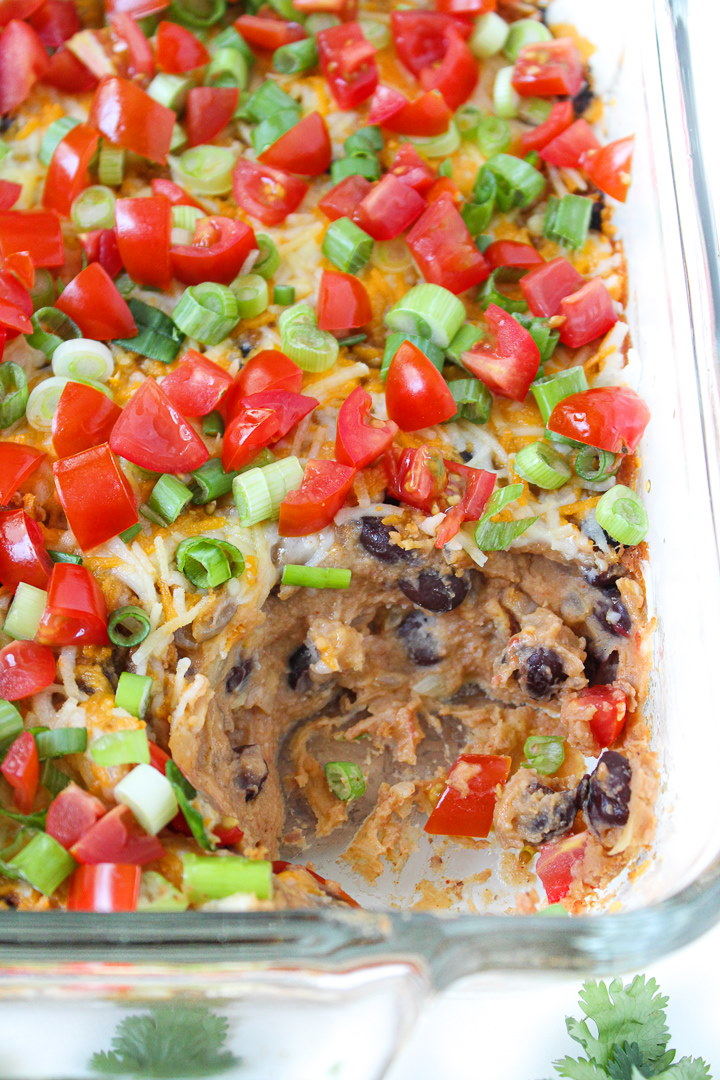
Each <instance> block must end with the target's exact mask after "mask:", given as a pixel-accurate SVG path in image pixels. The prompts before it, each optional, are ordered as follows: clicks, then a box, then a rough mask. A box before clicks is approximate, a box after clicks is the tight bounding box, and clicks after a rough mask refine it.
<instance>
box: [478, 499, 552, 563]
mask: <svg viewBox="0 0 720 1080" xmlns="http://www.w3.org/2000/svg"><path fill="white" fill-rule="evenodd" d="M522 492H523V486H522V484H508V485H507V487H504V488H499V489H498V490H497V491H494V492H493V494H492V495H491V496H490V499H489V500H488V503H487V506H486V507H485V513H484V514H483V516H482V517H481V518H480V520H479V522H478V524H477V528H476V529H475V543H476V544H477V546H478V547H479V548H480V550H481V551H505V550H506V549H507V548H509V547H510V545H511V544H512V542H513V540H517V538H518V537H519V536H522V534H523V533H524V532H525V531H526V530H527V529H529V528H530V526H531V525H533V524H534V523H535V522H536V521H537V517H526V518H521V519H520V520H519V521H493V520H492V518H493V516H494V515H495V514H499V513H500V511H501V510H504V509H505V507H506V506H507V505H508V503H511V502H514V501H515V499H517V498H519V496H520V495H522Z"/></svg>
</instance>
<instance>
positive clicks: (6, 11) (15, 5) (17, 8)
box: [0, 0, 44, 27]
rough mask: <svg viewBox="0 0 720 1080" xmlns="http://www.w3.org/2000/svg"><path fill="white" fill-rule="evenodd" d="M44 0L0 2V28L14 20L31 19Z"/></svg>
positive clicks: (6, 0) (1, 0)
mask: <svg viewBox="0 0 720 1080" xmlns="http://www.w3.org/2000/svg"><path fill="white" fill-rule="evenodd" d="M42 3H44V0H0V27H2V26H7V24H8V23H9V22H10V21H11V20H12V19H30V18H31V17H32V15H33V13H34V12H35V11H37V9H38V8H39V7H40V5H41V4H42Z"/></svg>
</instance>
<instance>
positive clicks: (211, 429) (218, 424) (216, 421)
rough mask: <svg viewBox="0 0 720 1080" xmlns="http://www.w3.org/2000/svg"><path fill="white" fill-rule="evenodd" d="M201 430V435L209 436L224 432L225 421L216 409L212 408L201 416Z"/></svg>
mask: <svg viewBox="0 0 720 1080" xmlns="http://www.w3.org/2000/svg"><path fill="white" fill-rule="evenodd" d="M202 431H203V435H209V436H213V435H224V434H225V421H224V420H223V418H222V416H221V415H220V413H219V412H218V411H217V409H213V411H212V412H209V413H208V414H207V416H203V418H202Z"/></svg>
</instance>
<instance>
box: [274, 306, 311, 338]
mask: <svg viewBox="0 0 720 1080" xmlns="http://www.w3.org/2000/svg"><path fill="white" fill-rule="evenodd" d="M294 322H304V323H308V325H309V326H317V314H316V313H315V308H312V307H310V305H309V304H293V306H292V307H290V308H288V309H287V311H283V312H281V313H280V315H279V316H278V330H279V331H280V333H282V332H283V330H285V328H286V327H288V326H289V325H290V323H294Z"/></svg>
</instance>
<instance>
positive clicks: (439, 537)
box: [435, 461, 495, 548]
mask: <svg viewBox="0 0 720 1080" xmlns="http://www.w3.org/2000/svg"><path fill="white" fill-rule="evenodd" d="M445 466H446V468H447V470H448V472H449V473H455V474H456V475H459V476H461V477H464V478H465V491H464V492H463V495H462V498H461V499H460V502H458V503H455V505H454V506H451V507H450V508H449V510H447V511H446V513H445V517H444V518H443V520H442V521H441V522H440V524H439V525H438V527H437V530H436V532H435V547H436V548H442V547H444V546H445V544H447V542H448V540H452V538H453V537H454V536H457V534H458V532H459V531H460V526H461V525H462V524H463V523H464V522H466V521H478V520H479V518H480V517H481V515H482V513H483V511H484V509H485V505H486V503H487V501H488V499H489V498H490V496H491V495H492V493H493V488H494V487H495V473H491V472H486V470H485V469H474V468H471V467H470V466H469V465H461V464H460V463H459V462H456V461H446V462H445Z"/></svg>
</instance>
